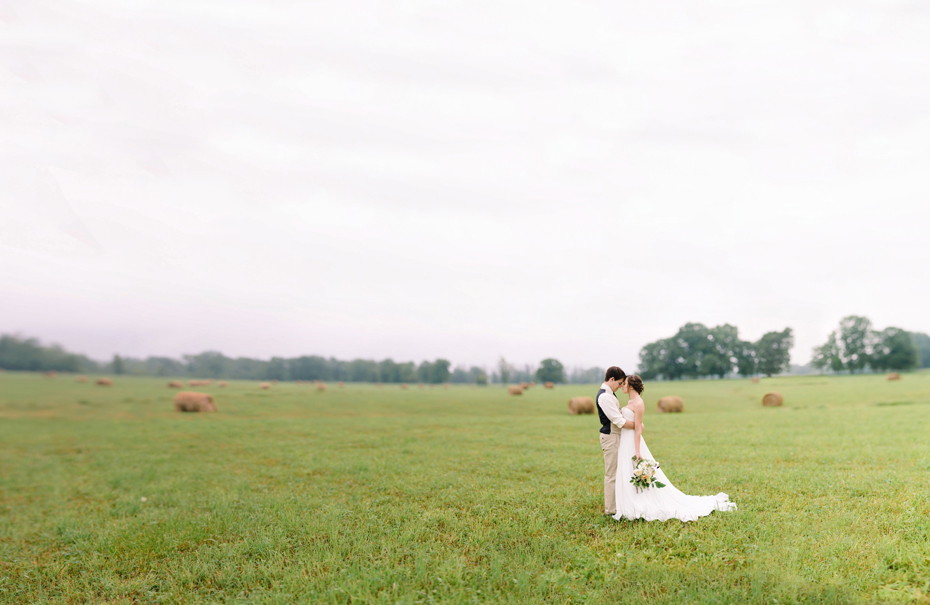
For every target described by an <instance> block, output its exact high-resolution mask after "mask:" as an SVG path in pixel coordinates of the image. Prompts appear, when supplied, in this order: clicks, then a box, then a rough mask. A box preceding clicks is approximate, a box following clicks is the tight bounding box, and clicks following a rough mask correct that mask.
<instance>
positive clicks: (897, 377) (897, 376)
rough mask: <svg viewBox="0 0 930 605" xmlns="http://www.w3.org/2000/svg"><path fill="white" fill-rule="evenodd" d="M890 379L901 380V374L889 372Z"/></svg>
mask: <svg viewBox="0 0 930 605" xmlns="http://www.w3.org/2000/svg"><path fill="white" fill-rule="evenodd" d="M888 380H901V375H900V374H898V373H897V372H892V373H891V374H888Z"/></svg>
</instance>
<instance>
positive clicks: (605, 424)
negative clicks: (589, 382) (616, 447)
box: [594, 389, 610, 435]
mask: <svg viewBox="0 0 930 605" xmlns="http://www.w3.org/2000/svg"><path fill="white" fill-rule="evenodd" d="M606 392H607V389H601V390H600V391H598V392H597V397H595V398H594V405H596V406H597V415H598V416H599V417H600V419H601V432H602V433H603V434H605V435H609V434H610V418H608V417H607V415H606V414H604V410H602V409H601V404H600V402H598V399H600V398H601V393H606Z"/></svg>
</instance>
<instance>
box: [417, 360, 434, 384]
mask: <svg viewBox="0 0 930 605" xmlns="http://www.w3.org/2000/svg"><path fill="white" fill-rule="evenodd" d="M417 380H419V381H420V382H432V381H433V364H431V363H430V362H428V361H424V362H423V363H421V364H420V366H419V367H418V368H417Z"/></svg>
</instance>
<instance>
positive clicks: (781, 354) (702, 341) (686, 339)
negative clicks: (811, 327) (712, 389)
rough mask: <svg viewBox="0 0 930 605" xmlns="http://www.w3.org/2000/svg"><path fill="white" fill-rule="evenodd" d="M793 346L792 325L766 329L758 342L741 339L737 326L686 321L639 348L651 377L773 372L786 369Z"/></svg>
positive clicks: (643, 371)
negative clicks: (671, 334)
mask: <svg viewBox="0 0 930 605" xmlns="http://www.w3.org/2000/svg"><path fill="white" fill-rule="evenodd" d="M792 346H794V334H793V332H792V331H791V328H785V329H784V330H782V331H780V332H767V333H766V334H763V335H762V338H760V339H759V340H757V341H756V342H748V341H745V340H741V339H740V337H739V330H738V329H737V328H736V326H731V325H730V324H723V325H722V326H716V327H713V328H708V327H707V326H705V325H704V324H701V323H687V324H685V325H683V326H682V327H680V328H679V329H678V332H677V333H676V334H675V335H674V336H672V337H670V338H663V339H661V340H657V341H655V342H652V343H649V344H647V345H646V346H644V347H643V348H642V350H641V351H640V352H639V373H640V375H641V376H642V377H643V378H645V379H647V380H649V379H653V380H654V379H663V380H678V379H681V378H701V377H705V376H716V377H718V378H723V377H724V376H728V375H732V374H740V375H742V376H752V375H755V374H765V375H767V376H772V375H775V374H779V373H781V372H784V371H787V370H788V368H789V367H790V363H791V358H790V355H789V350H790V349H791V347H792Z"/></svg>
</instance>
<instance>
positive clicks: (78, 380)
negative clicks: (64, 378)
mask: <svg viewBox="0 0 930 605" xmlns="http://www.w3.org/2000/svg"><path fill="white" fill-rule="evenodd" d="M74 380H75V381H76V382H87V376H78V377H77V378H75V379H74Z"/></svg>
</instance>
